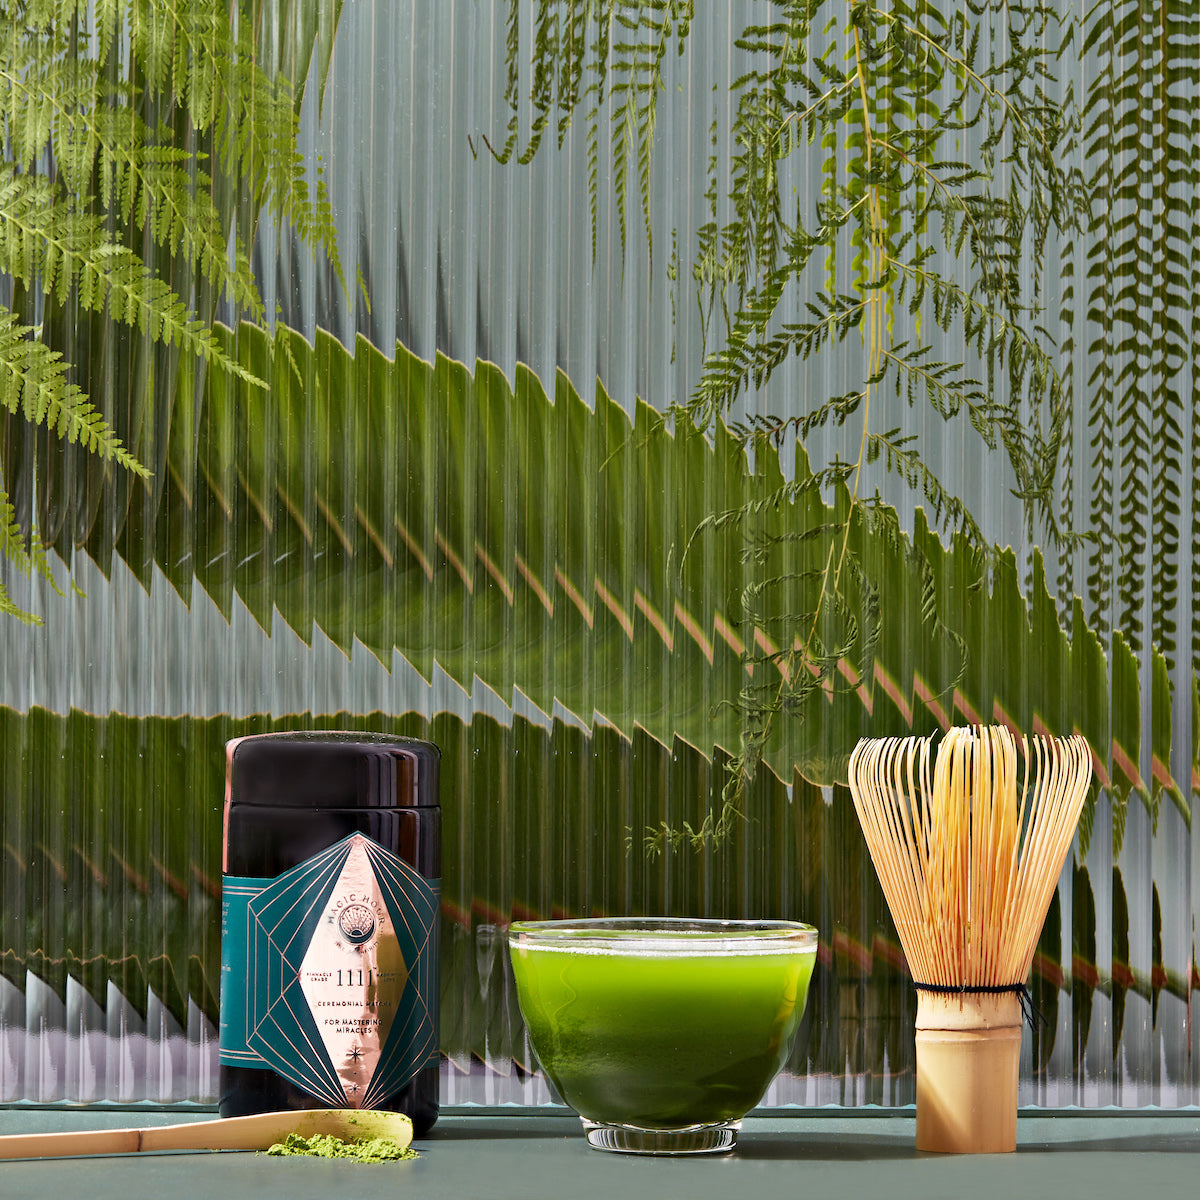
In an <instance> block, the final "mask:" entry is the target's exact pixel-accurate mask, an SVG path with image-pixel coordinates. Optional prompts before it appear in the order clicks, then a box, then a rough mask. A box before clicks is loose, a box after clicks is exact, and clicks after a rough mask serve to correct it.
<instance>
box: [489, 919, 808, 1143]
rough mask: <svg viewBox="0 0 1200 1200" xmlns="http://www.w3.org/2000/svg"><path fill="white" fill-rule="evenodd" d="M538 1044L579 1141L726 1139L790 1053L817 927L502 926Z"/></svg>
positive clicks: (666, 923) (681, 923)
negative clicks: (580, 1133) (578, 1126)
mask: <svg viewBox="0 0 1200 1200" xmlns="http://www.w3.org/2000/svg"><path fill="white" fill-rule="evenodd" d="M508 942H509V951H510V953H511V955H512V964H513V973H514V976H515V978H516V984H517V997H518V1000H519V1001H520V1005H521V1014H522V1016H523V1017H524V1018H525V1025H526V1028H527V1029H528V1030H529V1039H530V1043H531V1044H532V1046H533V1050H534V1053H535V1054H536V1055H537V1057H538V1061H539V1062H540V1063H541V1065H542V1069H543V1070H544V1071H545V1072H546V1074H547V1075H548V1076H549V1078H550V1080H551V1081H552V1082H553V1083H554V1086H555V1087H556V1088H557V1089H558V1092H559V1094H560V1095H561V1096H562V1098H563V1100H565V1101H566V1103H567V1104H569V1105H570V1106H571V1107H572V1108H573V1109H574V1110H575V1111H576V1112H577V1113H578V1114H579V1116H580V1117H581V1118H582V1120H583V1126H584V1130H585V1131H586V1134H587V1140H588V1143H589V1144H590V1145H591V1146H594V1147H595V1148H597V1149H601V1150H618V1151H625V1152H627V1153H635V1154H696V1153H701V1154H702V1153H720V1152H722V1151H726V1150H731V1149H733V1146H734V1144H735V1142H736V1140H737V1131H738V1129H739V1127H740V1125H741V1119H742V1117H743V1116H745V1114H746V1113H747V1112H749V1111H750V1109H751V1108H753V1107H754V1106H755V1105H756V1104H757V1103H758V1102H759V1100H761V1099H762V1096H763V1093H764V1092H765V1091H766V1090H767V1087H768V1085H769V1084H770V1082H771V1080H772V1079H774V1078H775V1075H776V1073H777V1072H778V1071H779V1069H780V1067H782V1066H783V1064H784V1063H785V1062H786V1061H787V1057H788V1054H789V1053H790V1051H791V1048H792V1042H793V1041H794V1039H795V1035H796V1029H797V1027H798V1026H799V1024H800V1018H801V1016H802V1015H803V1013H804V1005H805V1001H806V1000H807V998H808V982H809V979H810V978H811V976H812V969H813V963H814V961H815V959H816V954H817V931H816V930H815V929H814V928H813V927H812V926H811V925H801V924H799V923H797V922H792V921H716V920H686V919H677V918H670V917H653V918H642V917H636V918H635V917H620V918H618V917H601V918H594V919H591V920H578V921H521V922H514V923H513V924H512V925H511V926H510V927H509V933H508Z"/></svg>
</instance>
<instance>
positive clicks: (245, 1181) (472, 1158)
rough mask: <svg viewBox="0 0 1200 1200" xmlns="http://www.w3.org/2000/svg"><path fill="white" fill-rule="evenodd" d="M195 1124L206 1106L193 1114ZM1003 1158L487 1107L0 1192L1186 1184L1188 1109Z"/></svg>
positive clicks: (1194, 1144)
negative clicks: (694, 1135)
mask: <svg viewBox="0 0 1200 1200" xmlns="http://www.w3.org/2000/svg"><path fill="white" fill-rule="evenodd" d="M193 1115H195V1116H196V1119H207V1118H208V1114H193ZM180 1119H183V1118H181V1116H180V1115H179V1114H168V1113H163V1112H162V1111H152V1112H146V1111H137V1112H129V1111H114V1110H111V1109H53V1110H51V1109H36V1108H23V1107H19V1106H18V1107H14V1108H6V1109H5V1108H0V1132H3V1133H25V1132H34V1131H39V1130H46V1131H50V1130H59V1129H83V1128H102V1127H124V1126H146V1125H153V1124H167V1123H170V1122H171V1121H178V1120H180ZM1018 1142H1019V1145H1018V1150H1017V1153H1016V1154H1011V1155H994V1156H987V1157H979V1158H952V1157H942V1156H938V1155H926V1154H917V1153H916V1151H915V1150H914V1149H913V1119H912V1116H911V1115H909V1114H901V1115H883V1116H880V1115H873V1114H871V1113H869V1112H868V1113H862V1112H852V1113H846V1112H845V1111H843V1110H822V1111H818V1112H815V1113H804V1114H799V1115H795V1116H792V1115H786V1116H770V1117H752V1118H750V1119H748V1120H747V1121H746V1123H745V1126H744V1128H743V1130H742V1134H741V1138H740V1144H739V1147H738V1150H737V1152H736V1153H734V1154H732V1155H725V1156H721V1157H713V1158H699V1159H660V1158H641V1157H634V1156H626V1155H613V1154H603V1153H600V1152H599V1151H596V1150H589V1149H588V1148H587V1147H586V1145H585V1144H584V1141H583V1136H582V1134H581V1133H580V1130H579V1123H578V1121H576V1120H575V1118H573V1117H569V1116H557V1115H551V1116H547V1115H528V1114H526V1115H505V1114H503V1112H498V1111H497V1110H494V1109H493V1110H487V1111H486V1112H484V1113H479V1114H475V1113H471V1114H469V1115H467V1114H463V1113H462V1112H461V1111H459V1112H455V1113H451V1114H447V1115H444V1116H443V1118H442V1119H441V1121H439V1123H438V1125H437V1128H436V1129H435V1131H434V1133H433V1134H431V1135H430V1136H429V1137H428V1138H426V1139H424V1140H422V1141H421V1142H419V1143H418V1144H417V1148H418V1149H419V1150H420V1151H421V1157H420V1158H419V1159H418V1160H416V1161H414V1162H407V1163H396V1164H390V1165H377V1166H362V1165H357V1164H347V1163H342V1162H328V1161H324V1160H319V1159H280V1158H270V1157H267V1156H266V1155H261V1154H234V1153H222V1154H211V1153H208V1154H149V1155H140V1156H128V1157H106V1158H93V1159H80V1158H76V1159H58V1160H34V1161H28V1160H27V1161H20V1162H0V1198H3V1200H18V1198H20V1200H25V1198H26V1197H28V1198H29V1200H108V1198H110V1197H111V1198H113V1200H142V1198H143V1197H154V1200H191V1198H192V1197H195V1198H197V1200H200V1198H203V1200H267V1198H273V1197H281V1198H285V1200H309V1198H310V1197H311V1198H312V1200H342V1198H349V1200H368V1198H370V1197H387V1198H388V1200H403V1198H405V1197H413V1198H414V1200H415V1198H420V1200H542V1198H546V1200H551V1198H553V1200H559V1198H562V1197H570V1198H571V1200H588V1198H590V1197H596V1198H598V1200H599V1198H603V1200H643V1198H645V1200H704V1198H705V1197H710V1196H711V1197H714V1200H715V1198H720V1200H760V1198H765V1197H772V1196H779V1197H787V1198H788V1200H808V1198H809V1197H821V1196H836V1197H838V1198H839V1200H842V1198H846V1200H849V1198H857V1197H866V1198H867V1200H903V1198H905V1197H910V1196H911V1197H920V1198H921V1200H936V1198H938V1197H955V1198H956V1200H957V1198H961V1197H963V1196H970V1197H972V1200H975V1198H976V1197H978V1198H980V1200H983V1198H986V1197H990V1196H997V1197H1004V1198H1005V1200H1025V1198H1027V1197H1028V1198H1033V1197H1043V1196H1050V1197H1060V1196H1088V1197H1103V1196H1121V1197H1126V1196H1132V1197H1135V1198H1146V1200H1156V1197H1157V1196H1158V1195H1165V1194H1167V1193H1170V1194H1173V1195H1177V1196H1197V1195H1200V1111H1197V1110H1188V1111H1186V1112H1185V1113H1183V1114H1172V1115H1159V1114H1144V1113H1139V1114H1137V1115H1132V1116H1131V1115H1126V1114H1122V1113H1117V1112H1114V1111H1104V1112H1101V1113H1089V1114H1087V1115H1081V1114H1076V1113H1068V1114H1056V1115H1043V1114H1038V1115H1023V1116H1022V1118H1021V1120H1020V1122H1019V1125H1018Z"/></svg>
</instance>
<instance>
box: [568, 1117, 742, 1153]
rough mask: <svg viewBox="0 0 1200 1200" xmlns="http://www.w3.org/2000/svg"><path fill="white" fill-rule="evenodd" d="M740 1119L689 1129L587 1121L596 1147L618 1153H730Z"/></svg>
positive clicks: (585, 1124) (591, 1142) (590, 1140)
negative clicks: (648, 1127)
mask: <svg viewBox="0 0 1200 1200" xmlns="http://www.w3.org/2000/svg"><path fill="white" fill-rule="evenodd" d="M741 1124H742V1123H741V1122H740V1121H728V1122H726V1123H724V1124H721V1125H692V1126H689V1127H688V1128H686V1129H640V1128H638V1127H637V1126H635V1125H604V1124H600V1123H599V1122H596V1121H588V1120H586V1119H585V1120H584V1122H583V1129H584V1133H585V1134H586V1135H587V1141H588V1145H589V1146H591V1147H592V1149H593V1150H610V1151H613V1152H615V1153H617V1154H727V1153H728V1152H729V1151H730V1150H732V1149H733V1148H734V1146H735V1145H736V1144H737V1134H738V1130H739V1129H740V1128H741Z"/></svg>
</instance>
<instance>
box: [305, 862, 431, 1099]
mask: <svg viewBox="0 0 1200 1200" xmlns="http://www.w3.org/2000/svg"><path fill="white" fill-rule="evenodd" d="M407 980H408V967H407V966H406V965H405V962H404V955H403V953H402V952H401V950H400V942H399V941H398V939H397V938H396V931H395V930H394V929H393V928H392V920H391V917H390V916H389V915H388V911H387V904H386V902H385V900H384V898H383V889H382V888H381V887H380V886H379V881H378V880H377V879H376V878H375V872H374V871H373V870H372V869H371V860H370V859H369V858H368V857H367V851H366V847H365V846H363V845H362V844H361V839H360V841H359V842H358V843H356V844H355V845H354V846H353V847H352V849H351V851H350V853H349V855H348V856H347V857H346V862H345V864H344V865H343V867H342V873H341V875H339V876H338V880H337V883H335V884H334V886H333V891H332V892H331V893H330V896H329V899H328V900H326V901H325V916H324V918H323V919H322V920H321V923H320V924H319V925H318V926H317V931H316V933H314V934H313V939H312V941H311V942H309V944H308V950H307V951H305V954H304V959H303V961H302V962H301V964H300V988H301V991H302V992H303V993H304V998H305V999H306V1000H307V1001H308V1007H309V1009H310V1010H311V1012H312V1015H313V1018H314V1019H315V1020H316V1023H317V1028H318V1030H319V1031H320V1034H321V1041H322V1042H323V1043H324V1045H325V1051H326V1053H327V1054H328V1055H329V1061H330V1062H331V1063H332V1064H333V1069H334V1070H335V1071H336V1072H337V1074H338V1078H339V1079H340V1080H341V1083H342V1089H343V1091H344V1092H345V1095H346V1100H345V1105H346V1107H347V1108H358V1107H359V1106H360V1105H361V1104H362V1100H363V1097H364V1096H365V1095H366V1092H367V1085H368V1083H369V1082H370V1080H371V1076H372V1075H374V1074H375V1068H376V1066H377V1065H378V1063H379V1058H380V1055H381V1054H382V1052H383V1046H384V1043H385V1042H386V1041H387V1036H388V1034H389V1033H390V1032H391V1028H392V1023H393V1019H394V1018H395V1016H396V1010H397V1009H398V1008H399V1006H400V996H401V993H402V992H403V991H404V985H405V983H406V982H407Z"/></svg>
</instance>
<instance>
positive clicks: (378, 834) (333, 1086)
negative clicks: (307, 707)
mask: <svg viewBox="0 0 1200 1200" xmlns="http://www.w3.org/2000/svg"><path fill="white" fill-rule="evenodd" d="M439 757H440V756H439V753H438V749H437V747H436V746H434V745H432V744H431V743H429V742H423V741H419V740H417V739H414V738H396V737H388V736H385V735H378V734H362V733H329V732H320V733H283V734H265V735H262V736H258V737H247V738H239V739H236V740H235V741H232V742H230V743H229V744H228V746H227V748H226V764H227V770H226V783H225V828H224V865H223V872H224V875H223V885H224V890H223V899H222V918H223V923H222V933H221V1031H220V1060H221V1065H220V1109H221V1115H222V1116H223V1117H235V1116H245V1115H247V1114H250V1113H258V1112H272V1111H282V1110H285V1109H298V1108H321V1107H337V1108H341V1107H349V1108H358V1107H362V1108H382V1109H390V1110H393V1111H397V1112H403V1113H406V1114H407V1115H408V1116H409V1117H411V1118H412V1122H413V1127H414V1131H415V1133H416V1134H417V1135H418V1136H419V1135H421V1134H422V1133H424V1132H426V1131H427V1130H428V1129H429V1128H430V1127H431V1126H432V1125H433V1123H434V1121H436V1120H437V1113H438V920H439V908H440V876H441V809H440V807H439V805H438V762H439Z"/></svg>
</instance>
